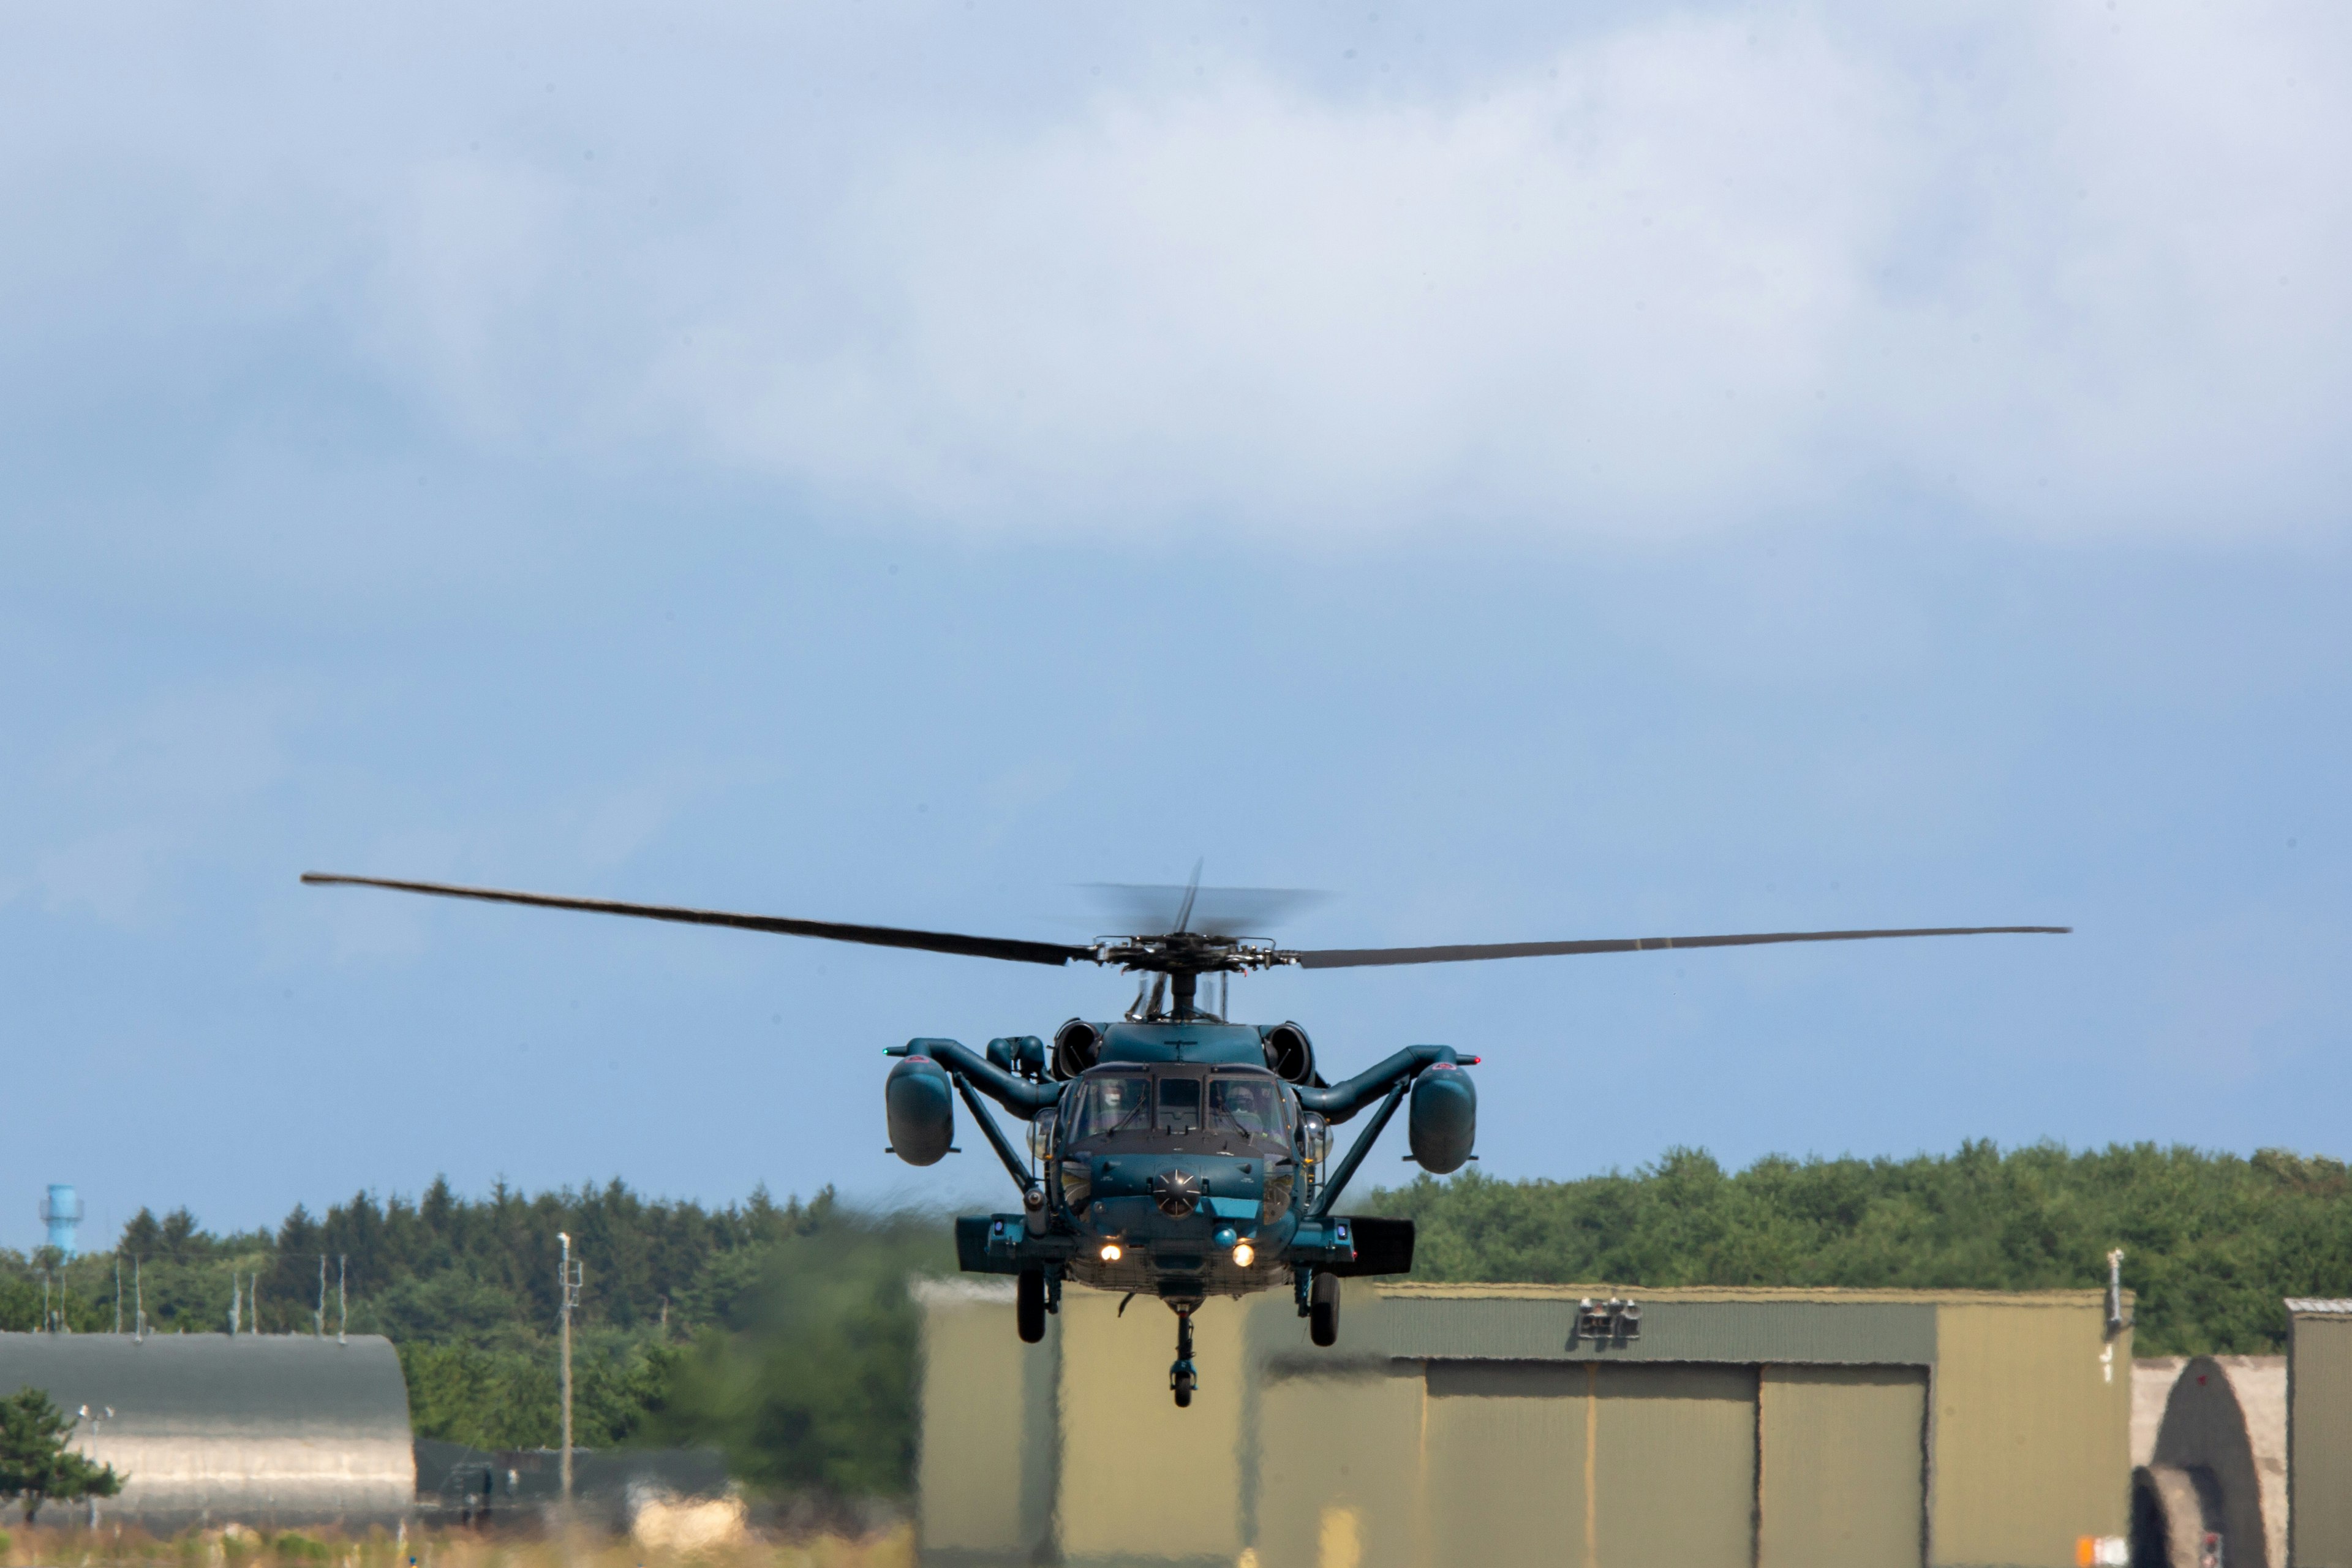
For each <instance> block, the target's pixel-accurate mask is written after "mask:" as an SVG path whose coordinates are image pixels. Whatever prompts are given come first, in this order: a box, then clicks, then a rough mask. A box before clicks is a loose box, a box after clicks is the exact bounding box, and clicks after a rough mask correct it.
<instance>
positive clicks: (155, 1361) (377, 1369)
mask: <svg viewBox="0 0 2352 1568" xmlns="http://www.w3.org/2000/svg"><path fill="white" fill-rule="evenodd" d="M27 1387H32V1388H39V1389H43V1390H45V1391H47V1394H48V1395H49V1397H50V1398H51V1399H52V1400H53V1401H55V1402H56V1404H57V1405H58V1407H59V1408H61V1409H63V1410H65V1411H66V1412H68V1414H79V1413H83V1412H86V1413H87V1414H86V1415H81V1418H80V1419H79V1425H78V1426H77V1429H76V1436H75V1446H76V1447H79V1448H80V1449H81V1450H82V1451H83V1452H84V1453H87V1454H88V1455H89V1457H90V1458H93V1459H96V1460H99V1461H100V1462H101V1463H103V1464H110V1465H112V1466H113V1467H114V1468H115V1469H116V1470H117V1471H118V1472H120V1473H122V1474H124V1475H125V1476H127V1478H128V1479H127V1480H126V1482H125V1484H124V1486H123V1489H122V1493H121V1496H120V1497H118V1498H114V1499H112V1500H107V1501H103V1502H101V1503H100V1504H99V1507H100V1511H101V1514H102V1516H103V1517H106V1518H110V1519H117V1520H124V1521H138V1522H140V1523H142V1524H144V1525H147V1526H148V1527H150V1528H152V1529H156V1530H159V1531H160V1530H170V1529H176V1528H179V1527H181V1526H183V1525H187V1524H194V1523H205V1524H219V1523H224V1522H226V1521H232V1520H233V1521H238V1522H242V1523H251V1524H280V1525H283V1524H302V1523H324V1522H332V1521H341V1522H345V1523H349V1524H352V1525H364V1524H370V1523H378V1522H391V1521H398V1520H400V1519H402V1518H404V1517H405V1516H406V1514H407V1512H408V1510H409V1508H410V1507H411V1505H412V1502H413V1500H414V1498H415V1488H416V1470H415V1456H414V1451H413V1450H412V1448H411V1447H410V1443H409V1425H408V1388H407V1384H406V1383H405V1382H404V1380H403V1379H402V1377H401V1372H400V1358H399V1356H398V1355H397V1354H396V1353H395V1352H394V1350H393V1348H392V1343H391V1342H390V1341H388V1340H385V1339H382V1338H380V1337H378V1336H375V1335H372V1334H369V1335H360V1334H355V1335H353V1336H352V1337H351V1339H350V1341H349V1342H336V1341H334V1340H329V1339H315V1338H311V1337H310V1336H307V1335H279V1334H270V1335H258V1334H245V1335H238V1336H236V1337H234V1338H232V1337H231V1336H229V1335H226V1334H150V1335H147V1336H146V1337H144V1338H143V1339H142V1338H137V1337H134V1336H132V1335H129V1334H0V1393H6V1394H13V1393H15V1392H16V1391H17V1390H18V1389H21V1388H27ZM53 1506H54V1505H53Z"/></svg>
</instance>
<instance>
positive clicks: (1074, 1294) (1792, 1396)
mask: <svg viewBox="0 0 2352 1568" xmlns="http://www.w3.org/2000/svg"><path fill="white" fill-rule="evenodd" d="M1346 1290H1347V1294H1346V1299H1345V1305H1344V1308H1343V1310H1342V1314H1341V1326H1340V1335H1339V1344H1338V1345H1337V1346H1336V1347H1334V1348H1332V1349H1329V1350H1318V1349H1316V1348H1314V1347H1313V1346H1312V1345H1310V1344H1309V1343H1308V1342H1307V1329H1306V1325H1305V1323H1304V1322H1303V1321H1300V1320H1299V1319H1298V1318H1297V1315H1296V1312H1295V1310H1294V1308H1293V1306H1292V1303H1291V1300H1290V1298H1289V1293H1288V1292H1287V1291H1278V1292H1274V1293H1270V1294H1268V1295H1265V1296H1260V1297H1256V1298H1253V1299H1251V1300H1245V1301H1241V1302H1227V1301H1217V1302H1213V1303H1212V1304H1211V1305H1209V1306H1208V1307H1207V1308H1205V1309H1203V1310H1202V1312H1201V1314H1200V1316H1199V1319H1198V1336H1199V1346H1198V1353H1197V1357H1196V1359H1197V1360H1198V1362H1199V1363H1200V1367H1201V1388H1200V1392H1199V1394H1197V1395H1196V1396H1195V1399H1194V1402H1193V1405H1192V1408H1191V1409H1189V1410H1179V1409H1177V1408H1175V1407H1174V1405H1173V1404H1172V1403H1171V1400H1170V1398H1169V1395H1168V1389H1167V1381H1168V1379H1167V1365H1168V1362H1169V1359H1170V1353H1171V1346H1172V1343H1173V1340H1174V1333H1173V1327H1172V1320H1171V1317H1170V1314H1169V1313H1168V1311H1167V1310H1165V1309H1164V1308H1163V1307H1161V1306H1160V1303H1158V1302H1157V1301H1153V1300H1147V1299H1141V1298H1139V1299H1138V1300H1136V1301H1135V1302H1134V1303H1133V1304H1132V1305H1131V1306H1130V1307H1129V1310H1128V1311H1127V1313H1126V1314H1125V1316H1124V1317H1121V1316H1119V1315H1118V1310H1117V1309H1118V1300H1117V1299H1116V1298H1114V1297H1111V1296H1108V1295H1100V1294H1097V1293H1094V1292H1091V1291H1084V1290H1077V1289H1073V1290H1071V1291H1070V1292H1069V1293H1068V1294H1067V1295H1066V1297H1065V1298H1064V1300H1063V1306H1062V1311H1061V1314H1060V1316H1059V1317H1058V1318H1057V1319H1055V1320H1053V1321H1051V1322H1050V1324H1049V1327H1048V1331H1047V1334H1046V1339H1045V1342H1044V1343H1042V1344H1039V1345H1034V1346H1028V1345H1023V1344H1022V1343H1020V1342H1019V1341H1018V1339H1017V1338H1016V1336H1015V1334H1014V1332H1013V1304H1012V1295H1011V1292H1010V1290H1009V1289H1001V1288H993V1287H992V1286H991V1285H989V1284H984V1283H979V1282H967V1281H947V1282H941V1283H937V1284H931V1285H927V1286H925V1287H923V1288H921V1289H920V1290H919V1295H920V1296H921V1298H922V1300H923V1303H924V1330H923V1346H924V1353H925V1366H924V1373H923V1384H922V1387H923V1397H922V1420H923V1430H922V1438H921V1452H920V1457H919V1470H918V1482H919V1492H920V1509H921V1514H920V1531H921V1549H922V1554H923V1560H924V1561H925V1562H926V1563H931V1564H938V1565H940V1568H983V1565H989V1564H999V1563H1003V1564H1011V1563H1035V1562H1042V1561H1058V1562H1060V1563H1066V1564H1072V1565H1087V1564H1101V1565H1105V1568H1108V1565H1111V1564H1121V1565H1130V1564H1132V1565H1139V1564H1143V1563H1187V1564H1197V1565H1201V1568H1206V1565H1207V1564H1210V1563H1218V1564H1225V1565H1231V1564H1235V1563H1239V1564H1242V1565H1243V1568H1407V1565H1414V1568H1420V1565H1426V1568H1450V1565H1453V1564H1460V1563H1480V1564H1492V1565H1495V1568H1507V1565H1511V1564H1518V1563H1546V1564H1567V1565H1569V1568H1643V1565H1646V1564H1661V1565H1664V1564H1673V1565H1674V1568H1759V1565H1763V1568H1774V1565H1778V1564H1783V1563H1785V1564H1789V1565H1790V1568H1800V1565H1801V1568H1848V1565H1852V1568H1863V1565H1868V1568H1889V1565H1891V1564H1905V1563H1909V1564H1927V1565H1933V1568H1944V1565H1947V1564H1949V1565H1952V1568H1960V1565H1963V1564H1967V1565H1975V1564H1994V1563H2000V1564H2013V1565H2017V1568H2070V1565H2072V1564H2074V1563H2075V1562H2076V1561H2077V1552H2078V1551H2079V1550H2081V1548H2082V1542H2083V1538H2084V1537H2095V1538H2097V1537H2105V1538H2110V1539H2112V1538H2118V1537H2121V1536H2123V1535H2124V1534H2125V1532H2126V1526H2127V1522H2128V1517H2129V1496H2130V1475H2131V1449H2130V1439H2131V1394H2132V1375H2131V1369H2132V1361H2131V1344H2130V1331H2129V1329H2128V1328H2127V1327H2126V1328H2120V1329H2111V1328H2110V1326H2109V1322H2108V1317H2107V1300H2106V1298H2105V1295H2104V1294H2103V1293H2102V1292H2099V1291H2095V1290H2080V1291H2047V1292H2037V1293H2032V1294H2023V1295H2004V1294H1990V1293H1979V1292H1969V1291H1896V1290H1763V1289H1676V1290H1640V1289H1627V1288H1623V1287H1608V1286H1525V1285H1521V1286H1514V1285H1476V1286H1440V1285H1415V1284H1406V1283H1381V1282H1376V1281H1355V1280H1351V1281H1349V1282H1348V1285H1347V1287H1346ZM1612 1297H1618V1298H1631V1299H1632V1300H1634V1301H1635V1302H1637V1303H1638V1305H1639V1308H1640V1312H1639V1316H1638V1320H1637V1321H1638V1329H1637V1330H1633V1331H1631V1332H1620V1333H1614V1334H1611V1335H1609V1336H1607V1337H1605V1338H1601V1339H1600V1340H1598V1341H1596V1340H1595V1339H1594V1338H1591V1337H1587V1336H1585V1335H1583V1334H1580V1333H1579V1332H1577V1330H1578V1328H1579V1327H1580V1303H1581V1302H1582V1301H1583V1300H1585V1299H1587V1298H1591V1299H1593V1300H1596V1301H1605V1300H1607V1299H1609V1298H1612ZM2128 1304H2129V1298H2128V1297H2126V1298H2125V1305H2126V1310H2128ZM1631 1323H1632V1321H1626V1325H1625V1326H1627V1327H1631ZM2117 1544H2120V1543H2119V1542H2117Z"/></svg>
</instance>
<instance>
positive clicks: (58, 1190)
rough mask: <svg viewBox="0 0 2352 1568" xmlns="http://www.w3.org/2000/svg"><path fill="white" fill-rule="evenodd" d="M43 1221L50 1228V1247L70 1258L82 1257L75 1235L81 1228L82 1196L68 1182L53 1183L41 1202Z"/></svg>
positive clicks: (79, 1244)
mask: <svg viewBox="0 0 2352 1568" xmlns="http://www.w3.org/2000/svg"><path fill="white" fill-rule="evenodd" d="M41 1221H42V1223H43V1224H45V1225H47V1226H48V1227H49V1245H50V1246H51V1247H56V1248H57V1249H58V1251H59V1252H60V1253H62V1254H64V1255H65V1256H66V1257H68V1258H79V1257H80V1256H81V1243H80V1242H79V1240H77V1239H76V1237H75V1233H76V1232H77V1231H79V1229H80V1228H81V1194H79V1193H77V1192H75V1191H74V1190H73V1185H72V1184H71V1183H68V1182H51V1183H50V1184H49V1195H48V1196H47V1197H46V1198H43V1199H42V1200H41Z"/></svg>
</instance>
